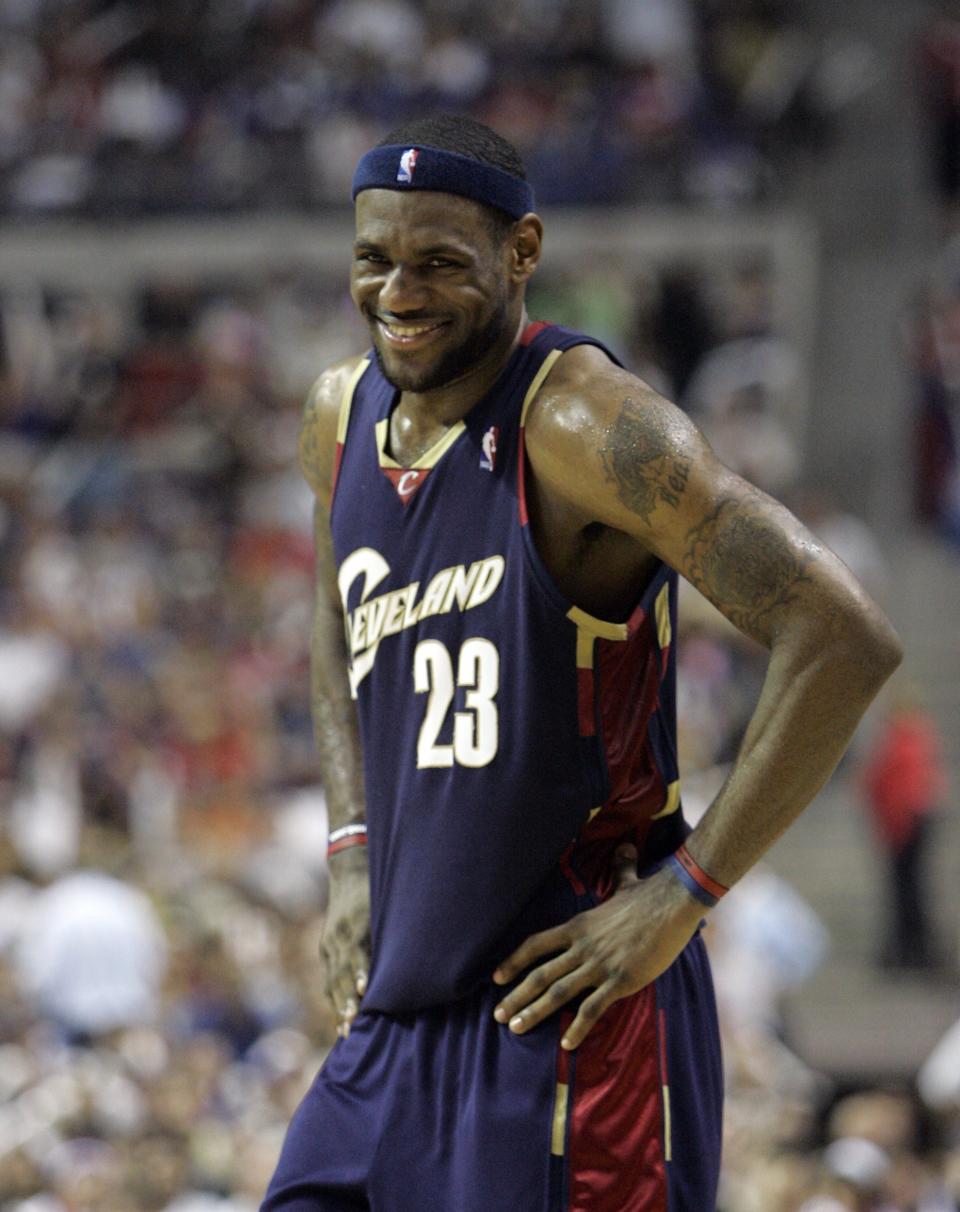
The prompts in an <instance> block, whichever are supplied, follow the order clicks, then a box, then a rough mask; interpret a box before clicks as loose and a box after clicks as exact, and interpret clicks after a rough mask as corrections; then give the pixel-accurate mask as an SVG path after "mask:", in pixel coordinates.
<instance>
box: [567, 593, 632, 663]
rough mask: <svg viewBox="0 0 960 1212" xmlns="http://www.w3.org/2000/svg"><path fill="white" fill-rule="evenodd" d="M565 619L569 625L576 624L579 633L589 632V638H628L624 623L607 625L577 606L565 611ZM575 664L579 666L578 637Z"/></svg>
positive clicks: (602, 620) (627, 629)
mask: <svg viewBox="0 0 960 1212" xmlns="http://www.w3.org/2000/svg"><path fill="white" fill-rule="evenodd" d="M567 618H568V619H569V620H570V622H571V623H576V625H577V627H578V628H580V630H581V631H586V632H589V634H590V635H591V636H599V638H600V639H601V640H626V639H629V637H630V628H629V627H628V626H627V624H626V623H607V622H606V621H605V620H604V619H598V618H595V617H594V616H593V615H592V614H587V612H586V611H585V610H581V609H580V607H579V606H571V607H570V609H569V610H568V611H567ZM577 664H578V665H580V643H579V637H578V640H577ZM591 664H592V662H591ZM581 668H582V666H581Z"/></svg>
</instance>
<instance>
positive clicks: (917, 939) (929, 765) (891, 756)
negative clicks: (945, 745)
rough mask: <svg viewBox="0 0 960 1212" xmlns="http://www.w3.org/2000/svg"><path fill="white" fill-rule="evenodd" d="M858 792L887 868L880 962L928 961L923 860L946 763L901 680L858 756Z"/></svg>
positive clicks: (933, 957) (914, 964) (930, 945)
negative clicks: (868, 746)
mask: <svg viewBox="0 0 960 1212" xmlns="http://www.w3.org/2000/svg"><path fill="white" fill-rule="evenodd" d="M863 790H864V798H865V802H866V806H867V810H868V812H869V815H870V819H871V822H872V824H873V827H874V832H875V834H876V837H877V841H878V843H879V845H880V847H881V849H882V851H883V854H884V859H885V864H886V868H887V906H888V921H887V925H886V934H885V938H884V942H883V946H882V950H881V953H880V962H881V963H882V964H883V965H884V966H885V967H892V968H927V967H931V966H934V965H935V964H936V962H937V951H936V946H935V942H934V939H933V936H932V933H931V925H930V911H929V906H928V903H927V900H928V895H929V892H928V890H929V886H930V881H929V879H928V878H927V873H926V864H927V859H928V856H929V847H930V842H931V836H930V831H931V828H932V825H933V820H934V817H935V814H936V813H937V811H938V810H939V809H941V808H942V807H943V801H944V797H945V795H946V791H947V782H946V768H945V766H944V763H943V757H942V755H941V745H940V738H939V735H938V732H937V728H936V725H935V724H934V721H933V719H932V718H931V717H930V715H928V714H927V712H925V711H924V710H923V709H922V707H921V706H920V704H919V702H918V701H917V698H916V694H915V692H914V691H913V690H912V689H911V688H910V687H909V686H907V685H906V684H904V683H901V684H900V685H899V686H897V687H895V688H894V691H893V694H892V698H891V702H890V706H889V709H888V712H887V716H886V719H885V720H884V721H883V722H882V724H881V727H880V729H879V732H878V734H877V736H876V738H875V740H874V743H873V749H872V752H871V753H870V754H869V755H868V757H867V759H866V765H865V769H864V773H863Z"/></svg>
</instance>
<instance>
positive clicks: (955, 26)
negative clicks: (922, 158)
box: [918, 0, 960, 231]
mask: <svg viewBox="0 0 960 1212" xmlns="http://www.w3.org/2000/svg"><path fill="white" fill-rule="evenodd" d="M937 8H938V9H939V11H938V12H935V13H934V14H933V16H932V18H931V20H930V23H929V25H928V26H927V28H926V29H925V30H924V32H923V34H922V37H921V39H920V56H919V59H920V61H919V72H918V75H919V83H920V89H921V98H922V101H923V104H924V106H925V109H926V113H927V120H928V122H929V124H930V126H929V144H930V153H931V170H932V171H931V173H930V177H931V181H932V184H933V186H934V188H935V190H936V194H937V197H938V200H939V202H940V204H941V207H942V212H943V219H944V226H945V228H946V229H947V230H948V231H949V230H951V229H953V230H955V229H956V224H957V219H958V217H960V211H958V202H960V6H958V5H957V3H956V0H940V3H939V4H938V5H937Z"/></svg>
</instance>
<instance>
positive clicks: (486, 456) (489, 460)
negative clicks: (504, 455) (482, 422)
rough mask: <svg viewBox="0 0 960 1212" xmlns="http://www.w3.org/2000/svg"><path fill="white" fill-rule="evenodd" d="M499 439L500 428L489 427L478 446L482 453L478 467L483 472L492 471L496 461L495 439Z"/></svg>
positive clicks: (495, 426)
mask: <svg viewBox="0 0 960 1212" xmlns="http://www.w3.org/2000/svg"><path fill="white" fill-rule="evenodd" d="M499 437H500V428H499V426H497V425H491V426H490V428H489V429H488V430H487V432H486V433H485V434H484V435H483V441H482V442H481V444H480V448H481V450H482V451H483V453H482V454H481V455H480V466H481V467H482V468H483V470H484V471H493V466H494V464H495V463H496V461H497V439H498V438H499Z"/></svg>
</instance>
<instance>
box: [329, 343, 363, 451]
mask: <svg viewBox="0 0 960 1212" xmlns="http://www.w3.org/2000/svg"><path fill="white" fill-rule="evenodd" d="M369 365H370V359H369V358H361V359H360V361H359V363H358V364H357V366H356V368H355V370H354V371H353V373H352V374H351V376H350V378H349V379H348V380H347V385H346V387H344V389H343V396H342V398H341V400H340V414H339V416H338V417H337V442H338V443H339V444H340V445H341V446H342V445H343V444H344V442H346V440H347V429H348V427H349V425H350V410H351V408H352V407H353V395H354V392H355V391H356V390H357V384H358V383H359V382H360V379H361V377H362V376H363V374H364V371H366V369H367V367H368V366H369Z"/></svg>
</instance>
